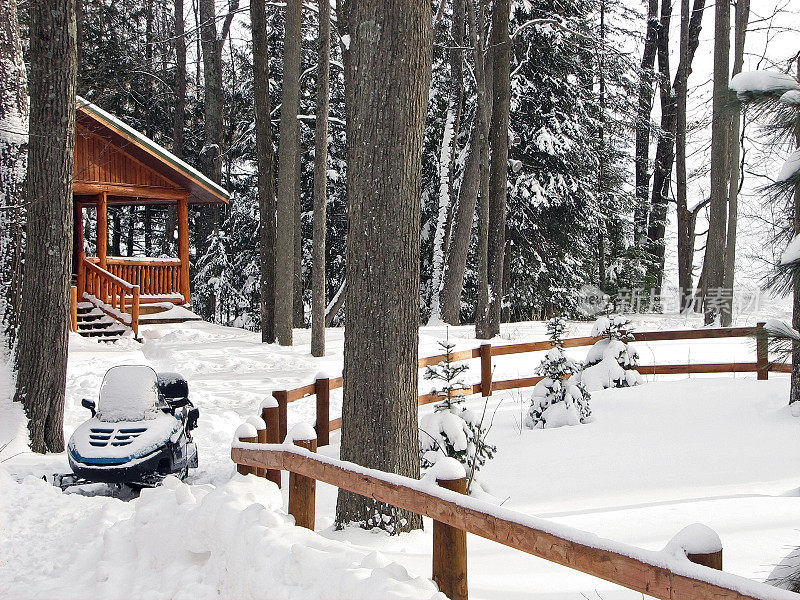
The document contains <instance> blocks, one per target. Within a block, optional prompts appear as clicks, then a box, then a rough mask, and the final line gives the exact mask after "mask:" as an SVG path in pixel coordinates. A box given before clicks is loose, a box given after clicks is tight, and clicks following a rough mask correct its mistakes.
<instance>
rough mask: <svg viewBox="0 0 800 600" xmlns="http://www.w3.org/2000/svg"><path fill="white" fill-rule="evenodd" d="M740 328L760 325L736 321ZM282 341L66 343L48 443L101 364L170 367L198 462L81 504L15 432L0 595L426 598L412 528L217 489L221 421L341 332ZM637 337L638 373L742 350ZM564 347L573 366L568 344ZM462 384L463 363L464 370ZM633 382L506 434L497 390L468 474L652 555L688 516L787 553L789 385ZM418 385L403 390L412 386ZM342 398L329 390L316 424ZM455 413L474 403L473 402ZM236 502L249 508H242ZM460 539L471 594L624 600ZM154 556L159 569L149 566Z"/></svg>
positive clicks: (667, 323) (239, 488)
mask: <svg viewBox="0 0 800 600" xmlns="http://www.w3.org/2000/svg"><path fill="white" fill-rule="evenodd" d="M771 316H772V314H771ZM756 320H763V319H757V318H756V317H755V316H753V317H752V318H747V319H742V320H741V321H740V322H739V323H737V324H744V322H755V321H756ZM636 324H637V326H638V328H639V329H640V330H650V329H674V328H691V327H697V326H698V320H697V319H696V318H692V319H686V318H685V317H671V318H670V317H651V316H640V317H637V319H636ZM591 326H592V324H591V323H580V324H572V326H571V330H570V333H569V335H570V336H575V335H586V334H588V333H589V331H590V330H591ZM295 335H296V345H295V346H294V347H293V348H281V347H278V346H274V345H263V344H261V343H260V341H259V336H258V335H257V334H254V333H250V332H245V331H242V330H237V329H231V328H224V327H219V326H214V325H209V324H207V323H187V324H183V325H152V326H145V327H143V336H144V338H145V342H144V344H137V343H135V342H132V341H123V342H120V343H118V344H116V345H115V346H103V345H99V344H97V343H95V342H91V341H89V340H85V339H83V338H80V337H77V336H75V337H74V338H72V339H71V340H70V362H69V376H68V390H67V406H66V413H65V433H66V435H67V436H69V435H70V434H71V433H72V431H73V430H74V429H75V428H76V427H77V426H78V425H79V424H80V423H81V422H83V421H84V420H85V419H86V418H88V416H89V414H88V412H87V411H86V410H85V409H83V408H81V406H80V400H81V398H84V397H85V398H96V396H97V391H98V388H99V384H100V381H101V379H102V376H103V374H104V373H105V371H106V370H107V369H108V368H109V367H111V366H113V365H116V364H123V363H124V364H149V365H151V366H153V367H154V368H155V369H156V370H159V371H178V372H180V373H182V374H183V375H184V376H186V377H187V379H188V381H189V386H190V394H191V398H192V400H193V402H194V403H195V404H196V405H197V406H198V407H199V408H200V411H201V416H200V428H199V429H198V430H197V432H196V436H195V437H196V440H197V443H198V450H199V455H200V468H199V469H197V470H195V471H193V472H191V473H190V476H189V478H188V480H187V482H188V483H189V485H188V486H186V485H183V484H179V483H178V482H173V483H172V484H171V485H170V486H168V487H164V488H161V489H158V490H150V491H145V492H144V493H143V494H142V496H141V497H140V498H138V499H129V498H125V499H120V498H114V497H106V496H99V497H98V496H97V494H99V493H100V492H101V491H102V490H101V489H95V488H92V489H89V490H84V494H76V493H68V494H61V493H60V492H59V491H58V490H57V489H55V488H51V487H48V486H47V485H46V484H45V483H44V482H42V481H41V480H36V479H34V478H31V477H29V478H28V479H25V475H27V474H30V475H35V476H40V475H42V474H44V473H49V472H57V471H66V470H67V466H66V459H65V457H64V456H63V455H53V456H47V457H41V456H38V455H32V454H30V453H24V452H23V453H22V454H16V453H17V452H21V451H23V450H24V439H23V438H24V435H23V436H18V438H19V439H17V440H16V441H14V442H12V443H11V444H10V445H9V446H8V447H6V448H5V449H4V450H3V451H2V453H0V461H3V462H2V464H1V465H0V597H14V598H26V597H39V596H42V595H47V594H49V595H52V592H53V591H54V590H60V592H59V594H57V595H58V596H59V597H86V596H89V595H96V596H98V597H107V598H114V597H120V598H126V597H132V596H143V597H152V598H173V597H192V598H211V597H216V590H219V591H220V593H221V595H222V596H224V597H229V596H233V595H236V596H238V597H241V598H256V597H261V596H259V590H260V593H261V594H262V596H263V597H267V596H268V597H297V598H305V597H309V598H310V597H312V596H313V597H316V598H319V597H359V596H360V595H365V596H367V597H414V598H417V597H420V598H421V597H431V595H432V594H433V593H434V590H433V588H431V587H430V585H429V584H428V583H426V580H424V578H425V577H427V576H429V574H430V560H431V559H430V550H431V541H430V527H429V525H430V524H429V523H428V524H427V525H428V530H427V531H426V532H416V533H413V534H408V535H403V536H400V537H396V538H389V537H386V536H385V535H383V534H373V533H369V532H364V531H361V530H346V531H344V532H334V531H332V530H331V528H330V525H331V523H332V519H333V509H334V504H335V490H334V489H333V488H332V487H330V486H327V485H324V484H320V485H319V486H318V500H317V503H318V506H317V528H318V530H319V531H320V533H321V534H322V535H321V536H319V535H314V534H311V533H310V532H304V531H300V530H299V529H298V528H294V527H290V526H289V525H288V524H287V522H286V520H285V519H284V517H283V512H282V508H281V507H280V506H279V504H280V501H279V500H278V495H277V492H276V490H275V489H274V488H271V487H270V484H268V483H267V482H263V481H259V482H243V481H240V480H239V479H237V478H234V479H233V480H231V477H232V476H233V472H234V468H233V465H232V463H231V462H230V458H229V457H230V450H229V448H230V441H231V438H232V435H233V432H234V430H235V429H236V427H237V426H238V425H239V424H240V423H241V422H242V421H243V420H244V419H245V418H246V417H248V416H251V415H253V414H255V413H256V412H257V407H258V404H259V403H260V401H261V400H262V399H263V398H264V397H266V396H267V395H269V393H270V392H271V391H272V390H273V389H286V388H291V387H296V386H298V385H301V384H305V383H308V382H310V381H311V380H312V379H313V377H314V375H315V374H316V373H318V372H319V371H322V370H324V371H325V372H327V373H328V374H330V375H331V376H336V375H338V374H339V373H340V372H341V361H342V340H343V332H342V331H341V330H329V331H328V349H329V355H328V356H327V357H325V358H322V359H314V358H312V357H311V356H310V352H309V333H308V332H307V331H297V332H296V334H295ZM446 335H449V337H450V340H451V341H453V342H455V344H456V350H458V349H462V348H470V347H475V346H477V345H478V341H477V340H475V339H474V338H473V337H472V336H473V332H472V328H471V327H456V328H452V327H451V328H450V329H449V333H448V332H446V330H445V328H444V327H425V328H422V329H421V332H420V356H426V355H431V354H438V353H439V352H440V349H439V346H438V341H440V340H443V339H444V338H445V336H446ZM543 338H544V324H543V323H518V324H510V325H507V326H504V327H503V331H502V335H501V338H500V339H497V340H494V341H493V343H495V344H500V343H509V342H517V341H524V340H536V339H543ZM637 348H638V350H639V353H640V355H641V359H642V363H644V364H647V363H651V362H659V363H664V362H670V363H682V362H723V361H734V360H738V361H745V360H753V355H754V347H753V342H752V341H751V340H745V339H738V340H730V339H728V340H725V339H723V340H702V341H697V342H691V343H687V342H654V343H649V344H637ZM568 353H569V354H570V355H573V356H575V357H576V358H582V357H583V356H584V355H585V353H586V349H574V350H572V349H570V350H568ZM540 359H541V354H535V353H534V354H522V355H512V356H503V357H497V358H496V359H495V361H494V363H495V365H494V366H495V375H494V377H495V379H505V378H513V377H521V376H528V375H530V374H531V373H532V371H533V369H534V368H535V367H536V366H537V365H538V363H539V360H540ZM472 362H476V361H472ZM472 366H473V368H474V367H477V365H472ZM3 377H7V374H4V371H2V370H0V446H2V445H3V444H4V443H5V441H7V440H8V438H10V437H11V436H13V435H15V433H18V429H19V427H18V423H19V411H18V410H17V409H18V407H12V406H10V405H9V402H8V398H7V397H4V394H3V391H4V388H5V389H7V387H8V386H7V382H6V381H5V380H4V379H3ZM478 378H479V375H478V371H477V370H476V369H475V370H473V371H472V372H471V373H468V374H467V376H466V379H467V380H468V381H477V380H478ZM647 379H648V381H647V383H646V384H645V385H643V386H640V387H636V388H629V389H622V390H605V391H602V392H595V393H594V394H593V395H592V404H591V407H592V411H593V414H594V416H595V417H596V419H595V420H594V421H593V422H592V423H588V424H585V425H580V426H576V427H565V428H559V429H554V430H535V431H529V430H527V429H523V428H521V427H520V423H521V419H522V415H523V414H524V412H525V409H526V408H527V406H528V396H529V394H530V390H514V391H509V392H504V393H500V394H495V395H494V396H492V398H491V399H490V400H489V404H488V407H487V408H488V413H489V414H490V415H493V418H494V422H493V426H492V429H491V432H490V438H489V441H490V442H491V443H493V444H495V445H496V446H497V448H498V451H497V456H496V458H495V459H494V460H493V461H491V462H490V463H489V465H487V467H486V468H485V469H484V471H483V472H482V473H481V477H480V479H481V481H482V483H483V484H484V485H485V486H486V487H487V489H488V491H489V492H490V493H491V494H492V495H494V496H495V497H496V498H497V499H498V502H502V503H503V505H504V506H506V507H509V508H513V509H515V510H519V511H522V512H526V513H529V514H535V515H538V516H541V517H546V518H548V519H552V520H554V521H556V522H559V523H564V524H567V525H571V526H573V527H578V528H580V529H584V530H587V531H591V532H594V533H597V534H598V535H600V536H602V537H606V538H610V539H614V540H619V541H622V542H627V543H630V544H634V545H637V546H641V547H643V548H648V549H660V548H661V547H663V546H664V545H665V544H666V543H667V541H668V540H669V539H670V538H671V537H672V536H673V535H674V534H675V533H677V532H678V531H679V530H680V529H682V528H683V527H684V526H685V525H687V524H690V523H693V522H702V523H705V524H707V525H709V526H711V527H712V528H713V529H715V530H716V531H717V532H718V533H719V534H720V536H721V538H722V542H723V545H724V548H725V569H726V570H727V571H730V572H733V573H737V574H740V575H743V576H746V577H751V578H756V579H763V578H765V577H766V576H767V575H768V574H769V572H770V571H771V569H772V567H773V566H774V565H775V564H776V563H777V562H778V561H780V560H781V559H782V558H783V557H784V556H785V555H786V554H788V553H789V551H790V549H791V548H792V547H794V546H797V545H800V531H798V529H797V525H796V524H797V523H798V522H799V519H798V518H799V517H800V462H799V461H797V456H798V451H799V450H800V436H798V433H800V431H799V430H798V428H800V420H798V419H796V418H792V417H791V415H790V414H789V410H788V407H787V406H786V400H787V393H788V379H787V378H786V377H785V376H779V375H771V379H770V381H768V382H760V381H755V379H754V378H753V377H752V376H747V377H745V376H742V375H739V376H736V377H734V376H733V375H731V376H723V377H711V376H694V377H693V378H691V379H687V378H686V377H681V376H658V377H648V378H647ZM428 385H429V383H428V382H425V381H421V384H420V386H421V389H422V390H424V389H425V387H426V386H428ZM5 396H7V394H5ZM340 403H341V397H340V396H339V395H336V394H334V395H333V398H332V407H331V413H332V418H333V417H335V416H338V414H339V409H340ZM468 404H469V406H470V408H472V409H474V410H482V409H483V400H482V399H480V398H478V397H476V398H472V399H470V400H469V402H468ZM430 410H432V409H431V406H427V407H423V408H422V409H421V412H422V413H423V414H424V413H425V412H426V411H430ZM14 411H16V412H14ZM313 411H314V406H313V399H304V400H301V401H298V402H295V403H292V404H290V407H289V421H290V425H291V424H292V423H296V422H299V421H302V420H306V421H310V420H312V419H313ZM22 433H24V429H23V431H22ZM332 441H333V444H332V445H331V446H329V447H327V448H324V449H322V452H324V453H325V454H328V455H336V454H337V452H338V446H337V442H338V433H337V434H334V435H333V440H332ZM250 479H252V478H250ZM18 481H21V482H22V483H21V484H19V483H15V482H18ZM97 487H98V488H99V487H101V486H97ZM285 487H286V486H284V498H283V500H284V502H285ZM254 502H258V503H260V504H261V505H262V506H260V507H259V506H252V507H251V506H250V505H251V504H252V503H254ZM186 532H191V535H188V534H187V533H186ZM148 536H152V537H153V538H154V539H156V540H158V541H159V543H152V542H151V541H149V540H150V538H149V537H148ZM468 544H469V567H470V595H471V596H472V597H474V598H497V597H505V598H522V597H529V596H530V595H532V594H534V593H538V594H545V595H546V596H547V597H552V598H556V597H563V596H569V597H574V598H579V597H580V596H582V595H583V596H588V595H593V596H594V595H595V594H599V596H601V597H603V598H611V597H614V598H616V597H626V598H628V597H630V598H632V597H633V592H628V591H626V590H623V589H621V588H618V587H616V586H614V585H612V584H609V583H605V582H603V581H600V580H597V579H594V578H592V577H589V576H585V575H582V574H580V573H577V572H574V571H570V570H568V569H565V568H562V567H559V566H557V565H553V564H550V563H547V562H545V561H542V560H539V559H536V558H533V557H530V556H527V555H524V554H522V553H520V552H518V551H514V550H510V549H508V548H504V547H502V546H499V545H497V544H493V543H491V542H488V541H485V540H482V539H480V538H474V537H472V536H470V538H469V541H468ZM376 551H377V554H376V553H375V552H376ZM158 561H164V562H165V563H166V566H163V567H161V568H157V567H156V565H157V564H158ZM406 570H407V571H406ZM262 571H263V575H260V576H257V575H256V572H262ZM226 573H227V575H226ZM315 573H319V574H324V576H321V575H320V576H316V575H315ZM408 573H411V574H412V575H409V574H408ZM148 574H149V576H148ZM332 574H335V575H332ZM420 577H422V579H420ZM359 582H362V583H359ZM304 586H305V587H304Z"/></svg>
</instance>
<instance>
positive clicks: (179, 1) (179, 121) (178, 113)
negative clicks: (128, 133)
mask: <svg viewBox="0 0 800 600" xmlns="http://www.w3.org/2000/svg"><path fill="white" fill-rule="evenodd" d="M173 37H174V40H173V42H174V44H175V64H176V67H175V115H174V117H173V121H172V153H173V154H174V155H175V156H177V157H178V158H183V130H184V129H185V128H186V32H185V27H184V21H183V0H175V32H174V35H173ZM173 229H174V228H173Z"/></svg>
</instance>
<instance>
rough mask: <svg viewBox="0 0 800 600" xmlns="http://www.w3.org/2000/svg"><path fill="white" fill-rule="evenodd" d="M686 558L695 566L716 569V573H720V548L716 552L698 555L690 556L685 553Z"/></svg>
mask: <svg viewBox="0 0 800 600" xmlns="http://www.w3.org/2000/svg"><path fill="white" fill-rule="evenodd" d="M686 558H688V559H689V560H690V561H691V562H693V563H695V564H697V565H703V566H704V567H710V568H712V569H716V570H717V571H722V548H720V549H719V550H717V551H716V552H706V553H700V554H690V553H688V552H687V553H686Z"/></svg>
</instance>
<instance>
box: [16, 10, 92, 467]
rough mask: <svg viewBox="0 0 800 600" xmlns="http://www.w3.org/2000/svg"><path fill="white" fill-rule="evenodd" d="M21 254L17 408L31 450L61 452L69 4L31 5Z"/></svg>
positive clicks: (68, 227) (70, 149) (72, 74)
mask: <svg viewBox="0 0 800 600" xmlns="http://www.w3.org/2000/svg"><path fill="white" fill-rule="evenodd" d="M28 6H29V10H30V55H29V56H30V130H29V135H30V137H29V140H30V141H29V154H28V176H27V190H26V198H27V201H28V203H29V204H28V222H27V232H26V233H27V248H26V253H25V267H24V278H23V289H22V307H23V310H22V311H21V313H20V326H19V343H18V346H17V354H16V370H17V390H16V396H15V400H17V401H20V402H22V403H23V405H24V406H25V412H26V413H27V415H28V419H29V422H28V428H29V430H30V438H31V450H33V451H34V452H48V451H50V452H62V451H63V450H64V429H63V427H64V392H65V388H66V377H67V345H68V344H67V339H68V331H69V328H68V310H69V283H70V275H71V266H72V167H73V155H74V148H75V85H76V81H75V79H76V61H77V47H76V41H75V35H76V34H75V0H31V2H30V3H29V5H28Z"/></svg>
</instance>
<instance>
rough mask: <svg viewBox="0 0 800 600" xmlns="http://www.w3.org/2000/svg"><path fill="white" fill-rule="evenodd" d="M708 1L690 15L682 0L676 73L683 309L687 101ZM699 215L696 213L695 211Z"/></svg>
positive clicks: (687, 267)
mask: <svg viewBox="0 0 800 600" xmlns="http://www.w3.org/2000/svg"><path fill="white" fill-rule="evenodd" d="M704 10H705V0H695V1H694V5H693V8H692V14H691V18H690V16H689V0H681V30H680V31H681V32H680V58H679V62H678V71H677V73H676V74H675V85H674V88H675V201H676V205H677V217H678V287H679V288H680V295H681V310H687V309H689V307H690V306H691V305H692V304H693V301H694V296H693V293H692V262H693V258H694V229H695V228H694V223H695V219H694V218H692V216H691V214H690V211H689V206H688V199H687V197H686V100H687V94H688V82H689V75H690V74H691V72H692V64H691V63H692V61H691V59H690V58H689V56H690V53H691V54H693V50H692V48H694V49H696V48H697V45H698V43H699V39H700V28H701V25H702V16H703V11H704ZM695 215H696V213H695Z"/></svg>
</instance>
